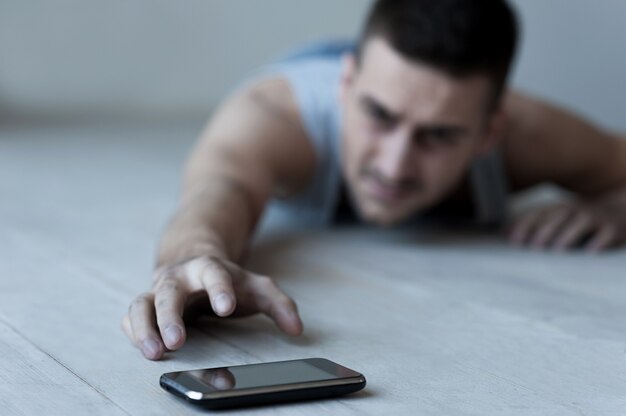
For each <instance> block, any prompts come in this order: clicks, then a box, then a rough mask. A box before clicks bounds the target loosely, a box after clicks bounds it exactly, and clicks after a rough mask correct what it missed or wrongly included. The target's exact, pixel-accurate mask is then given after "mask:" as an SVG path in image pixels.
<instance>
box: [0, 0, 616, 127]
mask: <svg viewBox="0 0 626 416" xmlns="http://www.w3.org/2000/svg"><path fill="white" fill-rule="evenodd" d="M512 2H513V4H514V5H515V6H516V7H517V9H518V10H519V12H520V15H521V18H522V20H523V26H524V40H523V43H522V50H521V54H520V56H519V59H518V66H517V68H516V70H515V73H514V77H513V83H514V85H515V86H517V87H520V88H523V89H526V90H529V91H531V92H534V93H537V94H539V95H541V96H544V97H547V98H549V99H551V100H553V101H556V102H558V103H561V104H566V105H568V106H570V107H571V108H573V109H575V110H577V111H579V112H582V113H584V114H587V115H589V116H590V117H591V118H592V119H593V120H595V121H597V122H599V123H601V124H603V125H605V126H608V127H612V128H616V129H621V130H623V131H626V82H624V80H623V79H624V76H625V74H626V46H624V45H626V41H625V40H626V25H625V24H624V17H625V16H626V1H624V0H601V1H589V0H512ZM369 4H370V1H369V0H315V1H310V0H177V1H172V0H105V1H102V0H100V1H96V0H55V1H50V0H3V1H1V2H0V108H2V107H4V108H5V110H6V108H7V107H10V108H11V109H12V110H13V111H15V110H16V109H17V110H21V111H27V112H30V113H35V114H50V113H61V114H63V113H67V112H70V113H81V112H83V113H89V112H94V111H99V112H101V113H102V114H104V113H114V114H153V115H157V116H158V115H163V114H174V115H177V114H193V115H202V114H206V113H207V112H208V111H209V109H210V108H211V107H212V106H213V105H214V103H215V102H217V100H219V97H220V96H222V95H223V94H224V93H225V92H226V91H228V89H229V88H230V87H231V86H232V85H233V84H235V83H236V82H237V81H238V80H239V79H241V77H243V76H245V74H246V73H247V72H248V71H250V70H251V69H253V68H254V67H256V66H257V65H259V64H261V63H263V62H265V61H267V60H268V59H271V57H272V56H274V55H276V54H277V53H280V52H281V51H284V50H286V49H289V48H290V47H292V46H294V45H297V44H299V43H301V42H306V41H309V40H313V39H317V38H321V37H328V36H350V35H354V34H356V33H357V31H358V28H359V26H360V22H361V20H362V18H363V16H364V13H365V11H366V10H367V8H368V6H369Z"/></svg>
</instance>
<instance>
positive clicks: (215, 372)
mask: <svg viewBox="0 0 626 416" xmlns="http://www.w3.org/2000/svg"><path fill="white" fill-rule="evenodd" d="M193 373H194V374H193V375H194V376H195V377H197V378H198V379H199V380H200V381H202V383H204V384H206V385H207V386H209V387H211V388H213V389H215V390H219V391H224V390H231V389H233V388H235V384H236V380H235V376H234V375H233V373H231V372H230V371H229V370H228V369H226V368H211V369H207V370H199V371H194V372H193Z"/></svg>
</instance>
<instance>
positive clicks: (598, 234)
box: [510, 198, 626, 252]
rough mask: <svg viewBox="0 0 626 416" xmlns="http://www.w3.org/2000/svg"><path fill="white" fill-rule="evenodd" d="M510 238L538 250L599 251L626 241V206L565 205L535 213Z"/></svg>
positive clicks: (611, 202) (617, 202) (603, 203)
mask: <svg viewBox="0 0 626 416" xmlns="http://www.w3.org/2000/svg"><path fill="white" fill-rule="evenodd" d="M510 239H511V241H512V242H513V243H515V244H519V245H528V246H531V247H534V248H549V247H552V248H554V249H556V250H566V249H569V248H573V247H577V246H583V247H585V248H586V249H587V250H588V251H591V252H597V251H601V250H604V249H607V248H609V247H612V246H616V245H618V244H623V243H624V242H626V204H623V201H621V200H618V199H615V198H614V199H611V200H609V199H605V200H603V201H597V202H595V203H582V202H578V203H574V202H570V203H563V204H558V205H555V206H551V207H548V208H544V209H539V210H537V211H534V212H531V213H529V214H526V215H524V216H522V217H521V218H520V219H519V220H517V221H516V222H515V224H514V225H513V227H511V231H510Z"/></svg>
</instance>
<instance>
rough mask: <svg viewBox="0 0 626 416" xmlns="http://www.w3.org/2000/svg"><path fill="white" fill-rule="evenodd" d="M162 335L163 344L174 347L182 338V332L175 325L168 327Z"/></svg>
mask: <svg viewBox="0 0 626 416" xmlns="http://www.w3.org/2000/svg"><path fill="white" fill-rule="evenodd" d="M163 335H164V336H165V337H164V338H165V342H166V343H167V344H168V345H175V344H177V343H178V342H179V341H180V339H181V338H182V337H183V331H181V330H180V328H179V327H177V326H176V325H172V326H168V327H167V328H166V329H165V331H164V332H163Z"/></svg>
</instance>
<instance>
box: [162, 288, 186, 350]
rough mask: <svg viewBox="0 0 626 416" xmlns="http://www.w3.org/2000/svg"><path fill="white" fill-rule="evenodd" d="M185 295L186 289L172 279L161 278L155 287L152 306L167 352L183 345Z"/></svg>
mask: <svg viewBox="0 0 626 416" xmlns="http://www.w3.org/2000/svg"><path fill="white" fill-rule="evenodd" d="M187 293H188V292H187V290H186V288H185V287H183V285H182V284H181V283H180V281H179V280H178V279H176V278H174V277H165V278H163V279H162V280H160V281H159V283H158V285H157V287H156V291H155V294H154V304H155V307H156V320H157V325H158V327H159V330H160V331H161V338H162V339H163V342H164V343H165V346H166V347H167V348H168V349H169V350H177V349H179V348H180V347H182V346H183V344H184V343H185V338H186V333H185V324H184V322H183V318H182V317H183V311H184V309H185V302H186V301H187Z"/></svg>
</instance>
